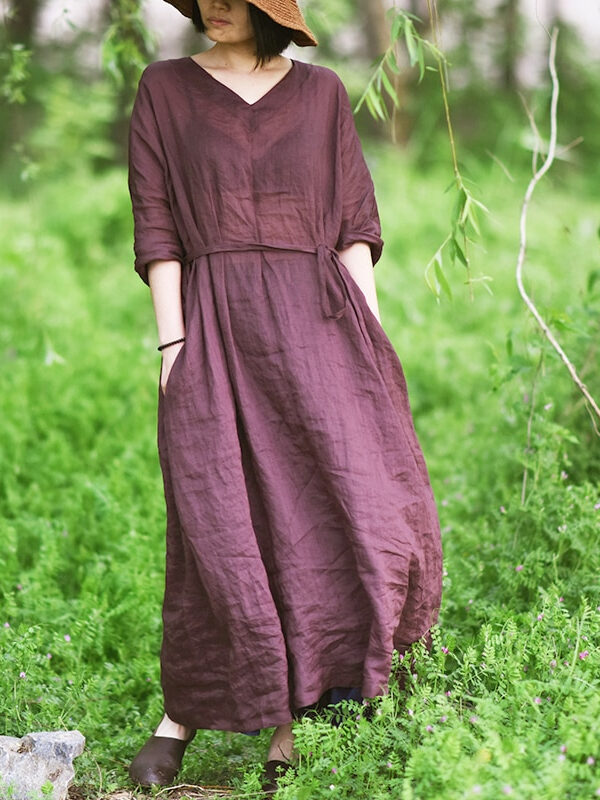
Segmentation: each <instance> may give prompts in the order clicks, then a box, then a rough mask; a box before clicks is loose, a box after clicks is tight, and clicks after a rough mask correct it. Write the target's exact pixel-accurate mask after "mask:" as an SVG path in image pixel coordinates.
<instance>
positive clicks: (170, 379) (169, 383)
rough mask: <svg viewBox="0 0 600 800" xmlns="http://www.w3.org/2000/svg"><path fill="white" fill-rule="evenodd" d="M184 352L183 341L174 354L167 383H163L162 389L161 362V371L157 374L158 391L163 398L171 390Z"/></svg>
mask: <svg viewBox="0 0 600 800" xmlns="http://www.w3.org/2000/svg"><path fill="white" fill-rule="evenodd" d="M184 352H185V343H184V344H183V345H182V347H181V349H180V350H179V352H178V353H177V355H176V356H175V361H174V362H173V365H172V366H171V371H170V372H169V377H168V378H167V383H166V384H165V388H164V389H163V386H162V363H161V371H160V375H159V386H160V392H161V395H162V396H163V398H164V397H167V395H170V394H171V392H172V391H173V384H174V378H176V377H177V375H176V373H177V371H178V370H179V366H180V364H181V362H182V361H183V354H184Z"/></svg>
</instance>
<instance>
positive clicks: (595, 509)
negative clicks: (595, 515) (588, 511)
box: [594, 503, 600, 511]
mask: <svg viewBox="0 0 600 800" xmlns="http://www.w3.org/2000/svg"><path fill="white" fill-rule="evenodd" d="M594 511H600V503H596V505H595V506H594Z"/></svg>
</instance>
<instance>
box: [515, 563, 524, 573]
mask: <svg viewBox="0 0 600 800" xmlns="http://www.w3.org/2000/svg"><path fill="white" fill-rule="evenodd" d="M522 569H523V564H517V566H516V567H515V572H521V571H522Z"/></svg>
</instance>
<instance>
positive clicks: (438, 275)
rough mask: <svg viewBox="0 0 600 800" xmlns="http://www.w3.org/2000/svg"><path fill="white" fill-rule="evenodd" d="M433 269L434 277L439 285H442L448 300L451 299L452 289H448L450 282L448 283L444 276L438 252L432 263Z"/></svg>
mask: <svg viewBox="0 0 600 800" xmlns="http://www.w3.org/2000/svg"><path fill="white" fill-rule="evenodd" d="M434 269H435V277H436V278H437V280H438V283H439V285H440V286H441V287H442V289H443V291H444V292H445V294H446V296H447V297H448V300H452V290H451V289H450V284H449V283H448V281H447V279H446V276H445V274H444V269H443V266H442V256H441V254H440V253H438V254H437V257H436V259H435V264H434Z"/></svg>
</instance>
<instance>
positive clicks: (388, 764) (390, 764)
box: [386, 761, 394, 769]
mask: <svg viewBox="0 0 600 800" xmlns="http://www.w3.org/2000/svg"><path fill="white" fill-rule="evenodd" d="M393 766H394V765H393V764H392V762H391V761H388V762H387V764H386V767H387V768H388V769H391V768H392V767H393Z"/></svg>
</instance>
